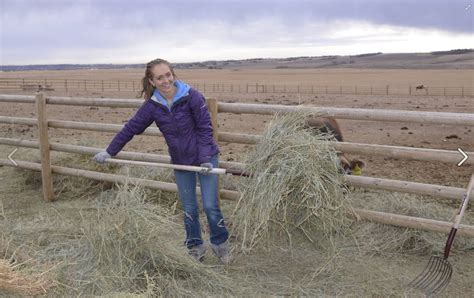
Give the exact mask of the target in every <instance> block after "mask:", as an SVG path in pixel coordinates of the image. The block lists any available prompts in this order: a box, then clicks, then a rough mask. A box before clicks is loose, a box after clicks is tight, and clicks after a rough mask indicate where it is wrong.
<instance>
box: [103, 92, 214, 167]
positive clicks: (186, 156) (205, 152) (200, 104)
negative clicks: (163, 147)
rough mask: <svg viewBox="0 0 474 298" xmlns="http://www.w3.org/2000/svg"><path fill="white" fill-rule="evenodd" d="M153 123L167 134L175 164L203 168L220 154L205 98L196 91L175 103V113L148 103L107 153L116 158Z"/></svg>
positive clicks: (165, 135) (125, 127)
mask: <svg viewBox="0 0 474 298" xmlns="http://www.w3.org/2000/svg"><path fill="white" fill-rule="evenodd" d="M153 122H155V123H156V125H157V126H158V128H159V129H160V131H161V132H162V133H163V136H164V137H165V140H166V143H167V144H168V152H169V154H170V156H171V162H172V163H174V164H181V165H200V164H201V163H204V162H209V161H210V158H211V156H213V155H215V154H217V153H219V147H218V146H217V144H216V142H215V141H214V138H213V136H212V124H211V117H210V115H209V111H208V109H207V106H206V103H205V99H204V97H203V96H202V94H201V93H199V92H198V91H197V90H194V89H192V88H191V89H190V90H189V93H188V94H187V95H185V96H183V97H181V98H180V99H178V100H177V101H176V102H174V103H173V105H172V106H171V111H170V110H169V109H168V107H166V106H164V105H162V104H160V103H158V102H155V101H153V100H151V99H149V100H147V101H146V102H145V103H144V104H143V105H142V106H141V107H140V109H139V110H138V111H137V112H136V114H135V115H134V116H133V117H132V118H131V119H130V120H129V121H128V122H127V123H126V124H125V126H124V127H123V128H122V130H121V131H120V132H119V133H117V135H115V137H114V139H113V140H112V142H111V143H110V145H109V146H108V147H107V152H108V153H109V154H110V155H112V156H114V155H116V154H117V153H119V152H120V150H122V148H123V147H124V146H125V144H127V142H128V141H130V140H131V139H132V138H133V137H134V136H135V135H137V134H141V133H142V132H143V131H144V130H145V129H146V128H147V127H148V126H150V125H151V124H152V123H153Z"/></svg>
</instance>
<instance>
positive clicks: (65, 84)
mask: <svg viewBox="0 0 474 298" xmlns="http://www.w3.org/2000/svg"><path fill="white" fill-rule="evenodd" d="M64 88H65V89H66V92H67V79H65V80H64Z"/></svg>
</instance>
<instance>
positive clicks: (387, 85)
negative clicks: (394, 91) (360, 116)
mask: <svg viewBox="0 0 474 298" xmlns="http://www.w3.org/2000/svg"><path fill="white" fill-rule="evenodd" d="M385 93H386V94H387V95H388V85H387V89H386V92H385Z"/></svg>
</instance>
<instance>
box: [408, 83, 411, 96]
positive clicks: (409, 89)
mask: <svg viewBox="0 0 474 298" xmlns="http://www.w3.org/2000/svg"><path fill="white" fill-rule="evenodd" d="M408 94H409V95H411V85H410V86H408Z"/></svg>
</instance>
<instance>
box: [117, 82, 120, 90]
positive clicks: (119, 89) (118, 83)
mask: <svg viewBox="0 0 474 298" xmlns="http://www.w3.org/2000/svg"><path fill="white" fill-rule="evenodd" d="M117 82H118V92H120V81H117Z"/></svg>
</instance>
